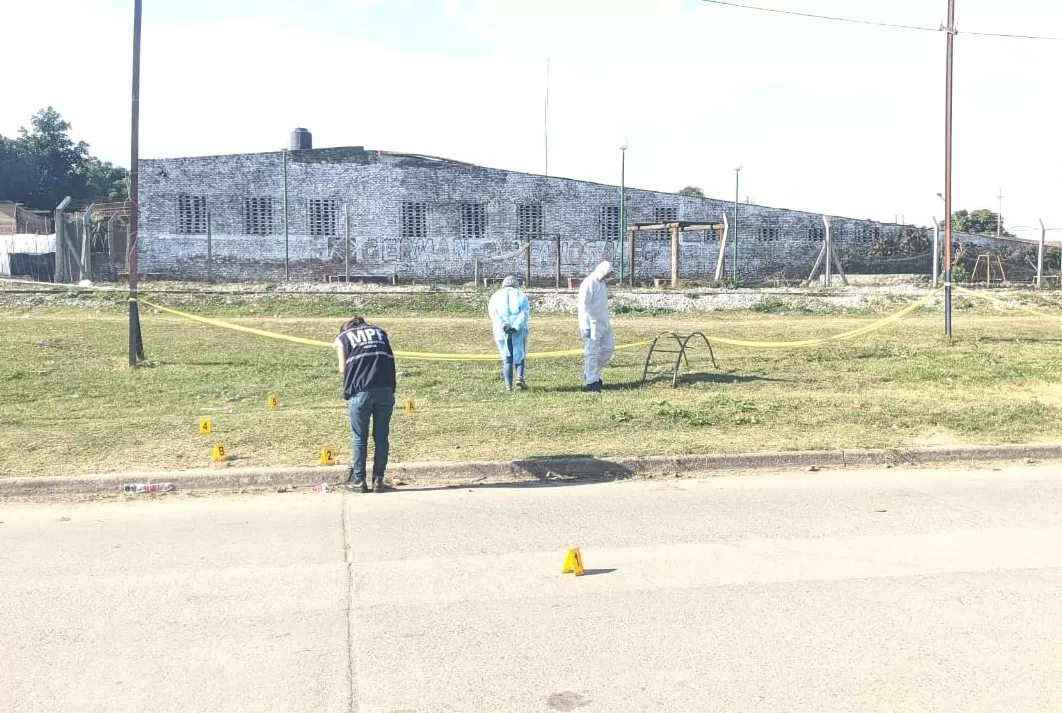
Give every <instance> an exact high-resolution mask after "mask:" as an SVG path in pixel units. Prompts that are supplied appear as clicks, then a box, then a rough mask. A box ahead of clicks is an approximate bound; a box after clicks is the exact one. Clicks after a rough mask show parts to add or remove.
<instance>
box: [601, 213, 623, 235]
mask: <svg viewBox="0 0 1062 713" xmlns="http://www.w3.org/2000/svg"><path fill="white" fill-rule="evenodd" d="M599 224H600V227H601V239H602V240H616V239H617V238H619V230H620V209H619V206H618V205H606V206H601V216H600V219H599Z"/></svg>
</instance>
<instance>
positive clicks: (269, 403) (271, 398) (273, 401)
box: [266, 394, 280, 408]
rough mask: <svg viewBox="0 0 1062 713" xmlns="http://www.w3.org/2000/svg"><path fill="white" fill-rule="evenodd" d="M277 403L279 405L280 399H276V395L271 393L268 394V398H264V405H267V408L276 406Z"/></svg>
mask: <svg viewBox="0 0 1062 713" xmlns="http://www.w3.org/2000/svg"><path fill="white" fill-rule="evenodd" d="M279 405H280V401H278V400H277V397H276V396H274V395H273V394H270V395H269V398H268V399H266V406H268V407H269V408H276V407H277V406H279Z"/></svg>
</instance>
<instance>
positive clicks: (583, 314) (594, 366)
mask: <svg viewBox="0 0 1062 713" xmlns="http://www.w3.org/2000/svg"><path fill="white" fill-rule="evenodd" d="M611 272H612V264H611V263H610V262H608V261H607V260H606V261H605V262H603V263H601V264H600V265H598V266H597V267H595V268H594V270H593V272H591V273H590V274H589V275H587V276H586V279H585V280H583V281H582V284H580V285H579V300H578V308H579V331H580V332H581V333H582V337H583V357H584V362H585V363H584V370H583V380H584V381H585V382H586V385H587V386H594V385H597V386H599V387H600V385H601V371H602V370H603V369H604V368H605V365H606V364H608V360H609V359H611V358H612V352H614V351H615V349H616V343H615V340H614V339H613V337H612V325H611V324H610V323H609V318H608V291H607V290H606V288H605V281H604V280H605V278H606V277H607V276H608V274H609V273H611Z"/></svg>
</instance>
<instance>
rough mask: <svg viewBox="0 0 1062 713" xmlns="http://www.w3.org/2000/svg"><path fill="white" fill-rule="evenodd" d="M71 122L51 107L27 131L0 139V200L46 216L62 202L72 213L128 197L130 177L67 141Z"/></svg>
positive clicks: (84, 145)
mask: <svg viewBox="0 0 1062 713" xmlns="http://www.w3.org/2000/svg"><path fill="white" fill-rule="evenodd" d="M69 132H70V122H68V121H66V120H65V119H63V117H62V116H61V115H60V114H59V112H57V111H56V110H55V109H54V108H53V107H48V108H46V109H41V110H40V111H38V112H37V113H36V114H34V115H33V117H32V118H31V119H30V126H29V128H28V129H27V128H26V127H22V128H21V129H19V130H18V136H16V137H14V138H11V137H5V136H2V135H0V200H6V201H14V202H16V203H22V204H24V205H25V206H26V207H27V208H32V209H37V210H49V209H52V208H55V206H56V205H58V204H59V202H60V201H62V200H63V198H65V197H66V196H70V198H71V206H72V207H73V208H84V207H87V206H88V205H89V204H91V203H112V202H116V201H123V200H125V199H126V198H128V197H129V172H128V171H126V170H125V169H124V168H122V167H121V166H115V165H114V164H112V163H110V162H109V161H101V160H100V159H98V158H96V157H95V156H93V155H92V154H91V153H89V145H88V144H87V143H85V142H84V141H78V142H75V141H74V140H73V139H71V138H70V134H69Z"/></svg>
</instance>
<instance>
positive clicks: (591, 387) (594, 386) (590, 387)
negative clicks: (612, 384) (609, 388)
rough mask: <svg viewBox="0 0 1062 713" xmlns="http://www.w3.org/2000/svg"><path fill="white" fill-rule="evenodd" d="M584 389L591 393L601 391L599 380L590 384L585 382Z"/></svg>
mask: <svg viewBox="0 0 1062 713" xmlns="http://www.w3.org/2000/svg"><path fill="white" fill-rule="evenodd" d="M584 390H585V391H589V392H591V393H597V392H599V391H601V382H600V381H595V382H594V383H592V384H587V385H586V389H584Z"/></svg>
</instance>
